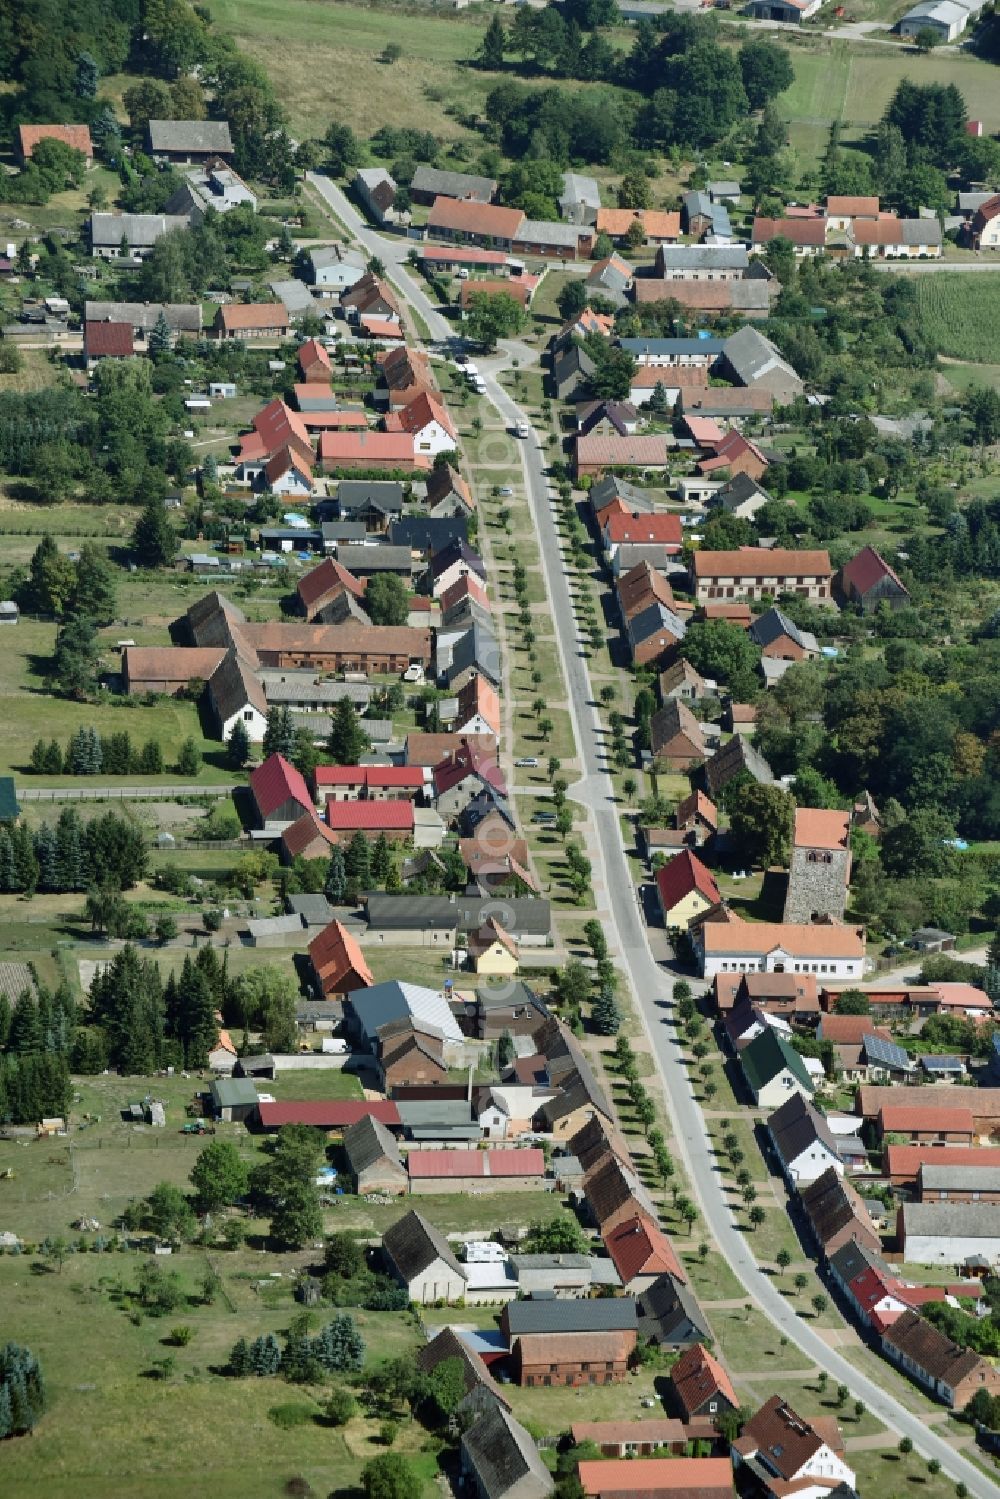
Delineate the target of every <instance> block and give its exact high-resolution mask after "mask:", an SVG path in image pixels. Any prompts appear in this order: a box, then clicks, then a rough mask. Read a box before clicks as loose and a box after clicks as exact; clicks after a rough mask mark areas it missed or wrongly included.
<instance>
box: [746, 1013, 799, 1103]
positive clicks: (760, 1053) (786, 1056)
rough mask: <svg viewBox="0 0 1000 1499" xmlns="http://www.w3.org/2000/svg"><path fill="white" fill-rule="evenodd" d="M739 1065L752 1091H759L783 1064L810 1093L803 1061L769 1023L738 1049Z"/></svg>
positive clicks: (781, 1068)
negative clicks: (739, 1050)
mask: <svg viewBox="0 0 1000 1499" xmlns="http://www.w3.org/2000/svg"><path fill="white" fill-rule="evenodd" d="M740 1066H741V1067H742V1068H743V1076H744V1077H745V1078H746V1080H747V1082H748V1083H749V1085H750V1087H751V1089H752V1090H753V1092H754V1093H755V1094H757V1093H760V1092H761V1090H762V1089H763V1088H766V1087H767V1085H768V1083H770V1082H772V1081H773V1080H774V1079H775V1078H776V1077H777V1076H778V1074H779V1073H781V1072H783V1071H784V1070H785V1068H786V1067H787V1068H788V1071H789V1072H790V1073H791V1074H792V1076H793V1077H794V1078H795V1080H796V1082H798V1083H801V1084H802V1086H803V1088H805V1089H806V1091H807V1092H808V1093H814V1092H815V1091H816V1090H815V1088H814V1087H813V1081H812V1078H811V1077H810V1076H809V1073H808V1072H807V1071H806V1067H805V1063H804V1062H803V1060H802V1058H801V1057H800V1056H799V1054H798V1052H797V1051H796V1050H795V1047H794V1046H791V1045H790V1044H789V1043H788V1042H787V1041H786V1040H785V1038H784V1036H779V1035H778V1033H777V1031H776V1030H775V1029H774V1027H773V1026H771V1025H769V1026H766V1027H765V1029H764V1030H762V1031H761V1033H760V1035H759V1036H755V1037H754V1038H753V1040H752V1041H751V1042H750V1045H749V1046H747V1047H745V1048H744V1049H743V1051H741V1052H740Z"/></svg>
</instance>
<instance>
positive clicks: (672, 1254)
mask: <svg viewBox="0 0 1000 1499" xmlns="http://www.w3.org/2000/svg"><path fill="white" fill-rule="evenodd" d="M602 1237H603V1239H604V1247H605V1249H606V1250H607V1251H608V1255H609V1257H610V1259H611V1261H612V1263H613V1264H614V1267H615V1269H616V1270H617V1272H618V1278H619V1280H620V1281H621V1283H622V1286H623V1288H624V1290H625V1292H626V1294H627V1295H629V1296H638V1295H640V1293H641V1292H643V1291H648V1290H649V1288H650V1286H651V1285H652V1284H653V1283H654V1281H656V1280H657V1279H658V1278H659V1276H661V1275H673V1276H676V1277H677V1279H678V1280H681V1281H685V1280H687V1276H686V1275H685V1273H684V1269H683V1267H682V1265H681V1262H680V1260H679V1259H678V1257H677V1254H676V1251H675V1250H674V1246H673V1245H672V1244H671V1242H670V1240H669V1239H668V1238H667V1236H666V1234H665V1233H664V1232H663V1230H662V1229H661V1228H660V1226H659V1224H658V1223H657V1222H656V1220H655V1219H653V1218H650V1217H649V1215H648V1214H647V1213H642V1212H640V1213H635V1214H633V1215H632V1216H631V1217H629V1218H623V1219H622V1220H621V1221H620V1222H619V1223H617V1224H616V1225H615V1227H614V1228H612V1229H609V1230H608V1231H607V1232H606V1233H605V1234H603V1235H602Z"/></svg>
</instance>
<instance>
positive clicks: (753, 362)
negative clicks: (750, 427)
mask: <svg viewBox="0 0 1000 1499" xmlns="http://www.w3.org/2000/svg"><path fill="white" fill-rule="evenodd" d="M721 362H722V365H723V367H724V369H725V370H726V372H727V373H728V374H729V375H730V377H731V378H732V379H733V380H735V381H737V383H738V384H740V385H755V386H759V387H762V388H763V389H765V390H769V391H770V392H771V393H772V395H773V396H774V398H775V400H776V401H779V402H788V401H791V400H794V398H795V397H796V396H797V395H801V393H802V391H803V390H804V389H805V383H804V381H803V380H801V379H800V377H799V376H798V375H797V374H796V372H795V370H794V369H793V368H792V366H791V365H790V364H789V363H788V361H787V360H786V359H783V358H782V356H781V354H780V352H779V351H778V349H777V348H776V347H775V345H774V344H773V343H772V342H771V340H770V339H769V338H765V337H764V335H763V333H761V332H759V331H758V329H756V328H750V327H745V328H740V330H739V332H737V333H734V334H732V335H731V337H729V338H727V339H726V341H725V344H724V345H723V348H722V360H721Z"/></svg>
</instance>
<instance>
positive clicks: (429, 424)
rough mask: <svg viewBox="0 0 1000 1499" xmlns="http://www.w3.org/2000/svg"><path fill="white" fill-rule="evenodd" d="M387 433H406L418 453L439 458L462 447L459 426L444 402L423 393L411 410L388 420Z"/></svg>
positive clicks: (412, 404)
mask: <svg viewBox="0 0 1000 1499" xmlns="http://www.w3.org/2000/svg"><path fill="white" fill-rule="evenodd" d="M385 430H386V431H387V432H405V433H407V434H408V435H409V436H410V437H411V438H412V439H413V448H414V452H415V453H417V454H420V453H426V454H427V455H428V456H429V457H431V458H436V457H437V455H438V453H448V452H451V451H452V450H453V449H454V448H455V447H456V445H457V443H458V433H457V431H456V430H455V424H454V422H453V421H452V419H451V417H450V416H449V415H448V412H447V410H446V409H445V407H444V405H443V404H442V402H441V400H440V399H439V398H438V397H437V396H435V395H432V394H431V392H430V391H426V390H425V391H423V392H421V394H420V395H418V396H416V397H415V398H414V399H413V400H412V401H411V402H410V404H409V405H408V406H403V407H402V408H400V409H399V410H396V411H391V412H390V413H389V414H388V416H387V417H386V418H385Z"/></svg>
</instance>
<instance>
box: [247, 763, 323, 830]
mask: <svg viewBox="0 0 1000 1499" xmlns="http://www.w3.org/2000/svg"><path fill="white" fill-rule="evenodd" d="M250 791H251V793H252V795H253V799H254V801H255V802H256V804H257V810H258V811H259V812H260V814H261V816H262V817H263V818H264V819H265V820H266V819H267V818H268V817H269V816H270V814H271V813H272V812H274V811H276V810H277V808H278V807H281V806H283V805H284V803H285V802H287V801H297V802H299V803H300V804H301V806H302V807H304V808H305V810H306V811H307V812H311V811H312V809H313V799H312V797H311V796H310V795H309V788H308V786H307V785H306V783H305V778H304V776H303V775H302V772H301V771H300V770H296V768H295V766H294V765H291V764H289V762H288V761H287V760H286V759H285V757H284V755H268V757H267V759H266V760H265V761H264V762H263V764H261V765H258V766H257V767H256V769H254V770H252V771H251V772H250Z"/></svg>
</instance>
